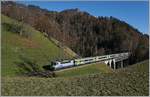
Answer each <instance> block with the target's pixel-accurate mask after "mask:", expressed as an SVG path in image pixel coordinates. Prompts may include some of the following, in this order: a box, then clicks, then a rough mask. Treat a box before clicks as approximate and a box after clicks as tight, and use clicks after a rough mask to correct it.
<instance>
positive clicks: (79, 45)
mask: <svg viewBox="0 0 150 97" xmlns="http://www.w3.org/2000/svg"><path fill="white" fill-rule="evenodd" d="M2 13H3V14H5V15H7V16H9V17H11V18H14V19H16V20H18V21H22V22H25V23H27V24H30V25H31V26H33V27H34V28H35V29H37V30H39V31H41V32H43V33H46V34H47V35H48V37H54V38H56V39H57V40H59V41H60V42H62V43H63V44H64V45H67V46H69V47H70V48H71V49H72V50H73V51H75V52H76V53H77V54H78V55H80V56H83V57H87V56H96V55H103V54H110V53H118V52H123V51H130V52H131V53H132V56H131V58H130V62H131V63H135V62H138V61H142V60H145V59H148V58H149V36H148V35H143V34H142V33H141V32H140V31H138V30H137V29H135V28H134V27H132V26H131V25H129V24H127V23H126V22H124V21H121V20H119V19H116V18H115V17H101V16H100V17H94V16H92V15H90V14H89V13H87V12H83V11H80V10H79V9H68V10H64V11H62V12H56V11H48V10H46V9H41V8H40V7H38V6H33V5H28V6H25V5H22V4H17V3H15V2H6V1H5V2H2Z"/></svg>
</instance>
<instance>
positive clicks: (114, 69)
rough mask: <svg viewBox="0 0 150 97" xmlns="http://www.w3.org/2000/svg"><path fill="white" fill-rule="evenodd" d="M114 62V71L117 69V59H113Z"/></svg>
mask: <svg viewBox="0 0 150 97" xmlns="http://www.w3.org/2000/svg"><path fill="white" fill-rule="evenodd" d="M112 61H113V65H114V70H115V69H116V62H115V59H113V60H112Z"/></svg>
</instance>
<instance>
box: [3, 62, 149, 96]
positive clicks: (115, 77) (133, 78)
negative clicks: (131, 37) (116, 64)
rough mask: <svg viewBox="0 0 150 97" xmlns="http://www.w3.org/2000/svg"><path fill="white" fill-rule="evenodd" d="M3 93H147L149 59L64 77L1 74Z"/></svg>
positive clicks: (131, 94)
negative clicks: (107, 71)
mask: <svg viewBox="0 0 150 97" xmlns="http://www.w3.org/2000/svg"><path fill="white" fill-rule="evenodd" d="M1 85H2V87H1V90H2V92H1V93H2V95H15V96H21V95H22V96H33V95H34V96H40V95H42V96H50V95H52V96H58V95H62V96H66V95H67V96H69V95H74V96H75V95H78V96H82V95H83V96H88V95H89V96H91V95H93V96H103V95H105V96H111V95H113V96H120V95H123V96H143V95H144V96H148V95H149V61H148V60H147V61H144V62H141V63H138V64H135V65H132V66H128V67H127V68H124V69H122V70H121V69H120V70H117V71H116V72H113V73H103V74H94V75H85V76H78V77H65V78H60V77H58V78H27V77H12V78H11V77H9V78H8V77H7V78H6V77H5V78H2V84H1Z"/></svg>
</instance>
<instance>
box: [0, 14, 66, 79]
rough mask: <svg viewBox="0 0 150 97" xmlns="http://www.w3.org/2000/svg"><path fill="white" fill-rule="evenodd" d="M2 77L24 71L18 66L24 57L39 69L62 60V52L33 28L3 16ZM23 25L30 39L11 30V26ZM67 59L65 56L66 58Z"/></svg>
mask: <svg viewBox="0 0 150 97" xmlns="http://www.w3.org/2000/svg"><path fill="white" fill-rule="evenodd" d="M1 21H2V34H1V35H2V46H1V47H2V76H15V75H17V74H19V73H20V71H22V69H21V70H20V67H18V65H19V64H20V63H21V62H22V57H23V58H25V59H27V60H28V61H31V62H34V63H35V64H36V65H37V66H38V67H39V69H41V70H42V66H43V65H46V64H48V63H49V62H50V61H51V60H53V59H58V58H60V54H62V50H61V49H60V48H59V47H57V46H56V45H55V44H53V43H52V42H51V41H49V40H48V39H47V38H46V37H44V36H43V35H42V33H40V32H39V31H36V30H35V29H33V28H32V27H30V26H28V25H26V24H22V23H21V22H17V21H15V20H13V19H10V18H9V17H7V16H4V15H2V17H1ZM12 25H15V26H16V27H18V26H20V25H23V26H22V27H23V29H25V31H26V32H27V33H26V34H29V35H30V37H28V38H27V37H24V36H20V35H19V34H18V33H15V32H12V31H15V30H17V29H18V28H17V29H14V28H13V29H12V31H11V30H10V28H11V26H12ZM64 57H65V56H64Z"/></svg>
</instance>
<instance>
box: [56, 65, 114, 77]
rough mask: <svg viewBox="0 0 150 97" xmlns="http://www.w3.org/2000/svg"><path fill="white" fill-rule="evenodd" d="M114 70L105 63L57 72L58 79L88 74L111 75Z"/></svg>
mask: <svg viewBox="0 0 150 97" xmlns="http://www.w3.org/2000/svg"><path fill="white" fill-rule="evenodd" d="M110 72H112V69H111V68H110V67H108V66H107V65H106V64H104V63H96V64H87V65H82V66H78V67H73V68H68V69H64V70H60V71H56V72H55V73H56V76H58V77H72V76H79V75H87V74H96V73H110Z"/></svg>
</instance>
